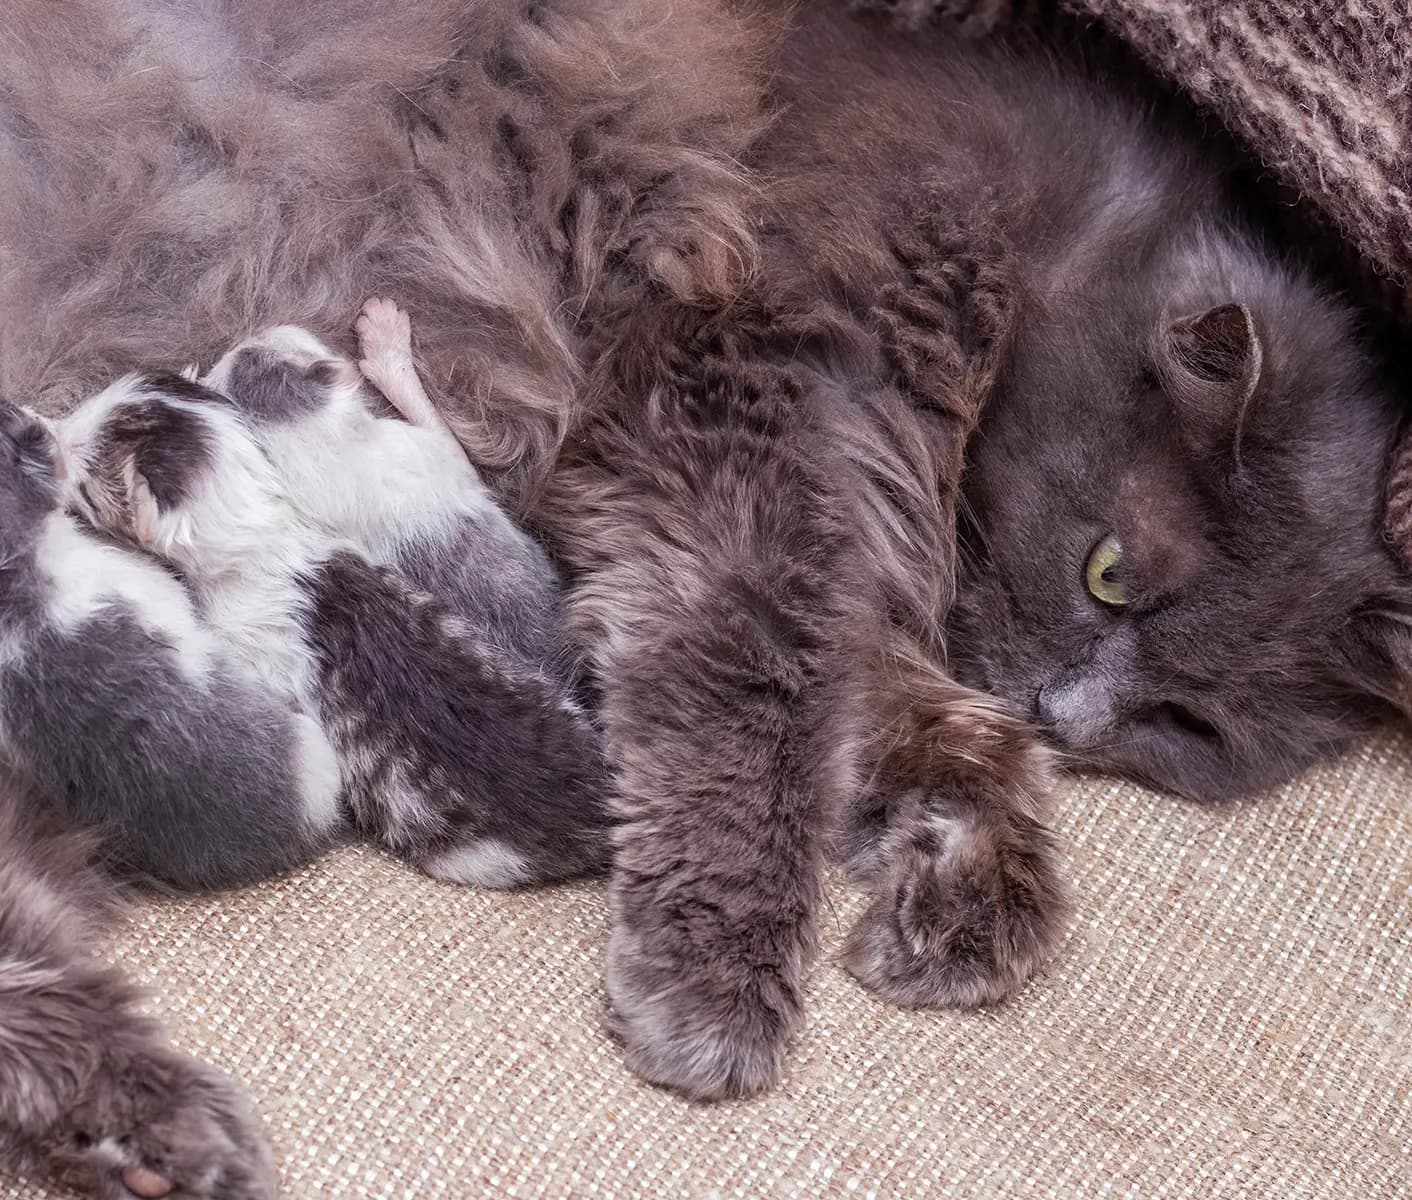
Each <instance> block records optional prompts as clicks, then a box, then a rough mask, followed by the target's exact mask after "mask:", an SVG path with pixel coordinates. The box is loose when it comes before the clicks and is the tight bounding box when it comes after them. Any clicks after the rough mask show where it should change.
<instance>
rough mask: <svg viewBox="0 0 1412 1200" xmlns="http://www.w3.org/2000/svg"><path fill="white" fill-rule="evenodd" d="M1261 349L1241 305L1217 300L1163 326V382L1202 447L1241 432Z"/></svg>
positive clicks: (1237, 439)
mask: <svg viewBox="0 0 1412 1200" xmlns="http://www.w3.org/2000/svg"><path fill="white" fill-rule="evenodd" d="M1264 365H1265V350H1264V346H1263V345H1262V343H1261V341H1260V334H1259V332H1258V331H1257V330H1256V328H1255V318H1254V317H1252V316H1251V314H1250V310H1249V309H1248V308H1246V306H1245V305H1244V304H1219V305H1217V306H1216V307H1215V308H1209V309H1207V310H1206V311H1205V312H1202V313H1196V314H1194V315H1192V316H1187V317H1180V318H1178V319H1176V320H1174V321H1171V322H1170V323H1168V324H1167V326H1166V328H1165V329H1164V330H1163V331H1162V335H1161V338H1160V340H1159V344H1158V347H1157V367H1158V374H1159V376H1160V377H1161V381H1162V386H1163V387H1164V388H1165V389H1166V391H1167V393H1168V394H1169V395H1170V396H1171V397H1172V399H1173V401H1175V403H1176V406H1177V411H1178V415H1179V417H1180V419H1181V420H1182V422H1183V424H1184V425H1185V426H1186V427H1187V428H1188V429H1189V430H1190V431H1191V432H1192V433H1193V434H1194V435H1195V436H1196V437H1197V439H1198V440H1199V441H1200V442H1201V443H1202V449H1203V450H1208V451H1209V450H1214V449H1216V448H1217V447H1216V445H1215V443H1217V442H1220V441H1229V442H1231V443H1232V444H1234V446H1235V447H1236V449H1237V452H1238V450H1239V442H1240V432H1241V428H1242V426H1243V425H1244V423H1245V419H1246V417H1247V416H1248V415H1249V408H1250V404H1251V401H1252V400H1253V399H1254V397H1255V392H1256V389H1257V388H1258V387H1259V386H1260V377H1261V372H1262V370H1263V368H1264Z"/></svg>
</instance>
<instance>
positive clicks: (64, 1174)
mask: <svg viewBox="0 0 1412 1200" xmlns="http://www.w3.org/2000/svg"><path fill="white" fill-rule="evenodd" d="M50 1159H51V1164H52V1166H53V1169H54V1173H55V1175H56V1176H57V1177H59V1178H60V1179H62V1180H63V1181H64V1182H66V1183H68V1184H70V1185H71V1186H74V1187H77V1188H79V1189H81V1190H83V1191H86V1192H88V1193H89V1194H91V1195H94V1196H98V1197H101V1198H102V1200H134V1197H135V1198H137V1200H274V1197H275V1196H276V1195H277V1194H278V1191H279V1185H278V1179H277V1176H276V1174H275V1168H274V1161H273V1159H272V1158H271V1155H270V1151H269V1148H268V1146H267V1145H266V1143H265V1140H264V1137H263V1135H262V1134H261V1132H260V1129H259V1125H258V1123H257V1121H256V1119H255V1117H254V1115H253V1113H252V1112H251V1110H250V1106H249V1104H248V1103H247V1101H246V1099H245V1097H244V1096H243V1095H242V1094H241V1092H240V1090H239V1089H238V1088H237V1087H236V1086H235V1085H234V1084H233V1083H232V1082H231V1081H230V1080H228V1079H227V1078H226V1077H225V1076H224V1075H222V1074H220V1073H219V1072H218V1071H215V1070H214V1069H212V1068H210V1067H208V1066H206V1065H204V1064H203V1063H200V1062H197V1061H196V1060H195V1059H191V1058H187V1057H186V1056H185V1055H182V1054H179V1053H177V1052H176V1051H174V1050H171V1049H169V1048H167V1047H165V1046H162V1045H159V1044H153V1045H148V1046H144V1047H140V1048H138V1049H136V1050H135V1051H134V1052H131V1053H122V1052H119V1053H117V1054H114V1055H111V1056H110V1057H109V1058H108V1059H106V1060H105V1064H104V1066H103V1068H102V1069H101V1071H100V1073H99V1074H98V1075H97V1076H96V1077H95V1078H94V1080H93V1081H92V1084H91V1086H90V1088H89V1089H88V1091H87V1093H86V1097H85V1100H84V1103H83V1104H82V1105H81V1106H80V1108H79V1109H78V1110H77V1111H76V1112H74V1113H73V1114H71V1117H70V1120H69V1124H68V1128H67V1129H66V1130H65V1131H64V1132H63V1134H62V1135H61V1136H60V1137H59V1138H58V1139H57V1144H56V1145H55V1146H54V1147H53V1149H52V1150H51V1152H50Z"/></svg>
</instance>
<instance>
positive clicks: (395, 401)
mask: <svg viewBox="0 0 1412 1200" xmlns="http://www.w3.org/2000/svg"><path fill="white" fill-rule="evenodd" d="M354 328H355V329H356V331H357V334H358V353H359V361H358V369H359V370H360V371H362V373H363V376H364V378H365V379H367V380H368V381H369V382H370V383H372V384H373V386H374V387H376V388H377V390H378V391H380V392H381V393H382V394H383V396H384V397H386V399H387V402H388V403H389V404H391V405H392V407H393V408H395V409H396V410H397V411H398V412H400V413H401V414H402V415H403V416H404V417H406V418H407V420H408V421H409V422H410V423H411V424H413V425H416V426H419V427H420V428H422V429H427V430H430V431H431V432H432V433H436V434H438V435H442V436H444V437H445V438H446V439H447V440H448V441H450V442H451V443H452V444H454V445H455V446H456V449H457V450H458V451H460V449H461V443H460V442H458V441H457V440H456V435H455V434H454V433H452V432H451V426H450V425H448V424H447V423H446V419H445V418H444V417H443V416H442V415H441V413H440V412H438V411H437V408H436V405H435V404H433V403H432V402H431V397H430V396H428V395H427V393H426V389H425V388H424V387H423V386H422V380H421V376H419V375H418V374H417V364H416V361H415V359H413V357H412V322H411V320H410V318H409V317H408V316H407V314H406V313H405V312H403V311H402V309H400V308H398V306H397V304H396V303H395V302H394V301H392V300H383V299H379V298H374V299H371V300H369V301H368V302H367V303H366V304H364V305H363V310H362V312H361V313H359V314H358V320H357V321H356V323H355V325H354Z"/></svg>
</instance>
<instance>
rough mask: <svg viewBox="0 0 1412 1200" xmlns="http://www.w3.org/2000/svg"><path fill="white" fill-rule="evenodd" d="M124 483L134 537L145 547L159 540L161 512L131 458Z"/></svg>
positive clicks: (145, 478) (149, 487)
mask: <svg viewBox="0 0 1412 1200" xmlns="http://www.w3.org/2000/svg"><path fill="white" fill-rule="evenodd" d="M123 482H124V484H125V485H126V487H127V498H128V509H129V511H130V512H131V513H132V533H133V536H134V537H135V538H136V539H137V540H138V541H139V542H140V543H141V544H142V545H144V546H150V545H151V544H152V543H153V542H154V541H156V540H157V518H158V517H159V516H160V515H161V510H160V509H159V508H158V507H157V498H156V497H155V496H153V495H152V488H151V486H150V485H149V484H148V482H147V477H146V476H145V475H143V474H142V472H141V471H139V470H138V469H137V464H136V462H134V461H133V460H132V459H131V458H129V459H128V460H127V463H126V464H125V465H124V466H123Z"/></svg>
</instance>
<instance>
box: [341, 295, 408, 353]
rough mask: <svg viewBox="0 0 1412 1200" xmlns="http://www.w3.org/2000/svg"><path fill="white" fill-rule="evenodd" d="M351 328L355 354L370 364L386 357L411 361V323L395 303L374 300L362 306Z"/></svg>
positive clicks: (379, 299) (378, 298)
mask: <svg viewBox="0 0 1412 1200" xmlns="http://www.w3.org/2000/svg"><path fill="white" fill-rule="evenodd" d="M353 328H354V329H355V330H356V331H357V334H358V353H359V354H361V355H362V357H363V358H365V359H367V360H368V361H369V362H371V363H373V364H377V363H379V362H380V361H381V360H382V359H384V358H387V357H389V356H390V357H392V358H398V357H401V358H406V359H407V360H409V361H410V360H411V357H412V321H411V318H409V317H408V316H407V314H406V313H405V312H403V311H402V309H400V308H399V307H398V306H397V305H396V303H395V302H393V301H391V300H384V299H382V298H381V297H374V298H373V299H371V300H369V301H367V303H365V304H364V305H363V311H362V312H360V313H359V314H358V319H357V321H355V322H354V324H353Z"/></svg>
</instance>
